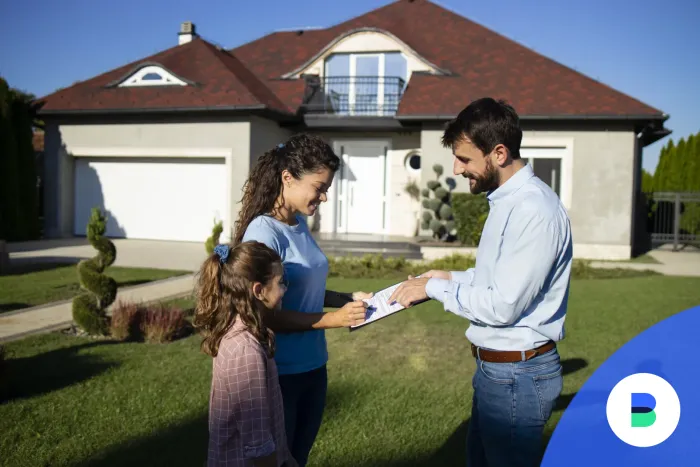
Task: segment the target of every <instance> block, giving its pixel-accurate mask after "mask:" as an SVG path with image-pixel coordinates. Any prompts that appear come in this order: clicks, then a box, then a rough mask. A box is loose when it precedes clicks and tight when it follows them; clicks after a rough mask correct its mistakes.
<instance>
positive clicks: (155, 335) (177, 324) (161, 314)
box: [141, 303, 187, 343]
mask: <svg viewBox="0 0 700 467" xmlns="http://www.w3.org/2000/svg"><path fill="white" fill-rule="evenodd" d="M141 322H142V326H141V329H142V330H143V334H144V337H145V338H146V341H147V342H151V343H163V342H168V341H172V340H174V339H176V338H178V337H180V336H181V335H183V334H184V332H185V331H186V329H187V320H186V319H185V313H184V312H183V311H182V310H181V309H179V308H175V307H168V306H166V305H164V304H162V303H157V304H153V305H149V306H146V307H144V308H143V316H142V320H141Z"/></svg>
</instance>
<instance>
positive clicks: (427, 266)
mask: <svg viewBox="0 0 700 467" xmlns="http://www.w3.org/2000/svg"><path fill="white" fill-rule="evenodd" d="M328 261H329V263H330V265H329V266H330V272H329V276H330V277H342V278H345V279H388V280H397V281H399V280H403V279H406V278H407V277H408V276H409V275H412V276H416V275H418V274H421V273H424V272H426V271H429V270H431V269H437V270H441V271H466V270H467V269H469V268H473V267H474V266H475V265H476V259H475V258H474V257H473V256H471V255H463V254H459V253H455V254H452V255H450V256H445V257H442V258H439V259H435V260H432V261H408V260H406V259H404V258H403V257H399V258H383V257H382V256H381V255H380V254H371V255H369V254H368V255H365V256H362V257H353V256H345V257H331V258H329V259H328ZM656 274H658V273H656V272H654V271H651V270H636V269H627V268H610V269H608V268H594V267H593V266H591V261H589V260H584V259H575V260H574V261H573V264H572V266H571V278H572V279H613V278H621V277H641V276H648V275H656Z"/></svg>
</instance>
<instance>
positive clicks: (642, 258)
mask: <svg viewBox="0 0 700 467" xmlns="http://www.w3.org/2000/svg"><path fill="white" fill-rule="evenodd" d="M592 261H598V262H601V263H637V264H661V261H659V260H657V259H656V258H654V257H653V256H651V255H649V254H643V255H639V256H635V257H634V258H630V259H620V260H612V259H599V260H592Z"/></svg>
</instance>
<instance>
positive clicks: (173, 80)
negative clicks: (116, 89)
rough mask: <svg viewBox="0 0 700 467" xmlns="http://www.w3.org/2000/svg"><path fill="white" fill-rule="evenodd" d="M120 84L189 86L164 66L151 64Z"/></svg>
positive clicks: (128, 85) (123, 85) (124, 85)
mask: <svg viewBox="0 0 700 467" xmlns="http://www.w3.org/2000/svg"><path fill="white" fill-rule="evenodd" d="M119 86H120V87H131V86H187V83H186V82H184V81H183V80H181V79H180V78H178V77H176V76H175V75H173V74H172V73H170V72H169V71H168V70H166V69H164V68H162V67H159V66H156V65H150V66H145V67H143V68H140V69H139V70H138V71H136V72H135V73H134V74H132V75H131V76H129V77H128V78H126V79H125V80H123V81H122V82H121V83H119Z"/></svg>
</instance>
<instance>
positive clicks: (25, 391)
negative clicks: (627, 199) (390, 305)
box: [0, 276, 700, 467]
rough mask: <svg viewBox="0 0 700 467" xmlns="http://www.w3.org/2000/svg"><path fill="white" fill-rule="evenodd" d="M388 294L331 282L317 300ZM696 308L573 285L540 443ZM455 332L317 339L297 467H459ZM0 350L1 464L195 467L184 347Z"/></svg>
mask: <svg viewBox="0 0 700 467" xmlns="http://www.w3.org/2000/svg"><path fill="white" fill-rule="evenodd" d="M390 283H391V281H380V280H371V279H353V280H348V279H331V280H330V281H329V288H334V289H337V290H344V291H351V290H377V289H379V288H381V287H384V286H386V285H389V284H390ZM699 302H700V279H698V278H679V277H665V276H647V277H635V278H624V279H614V280H575V281H573V282H572V290H571V296H570V302H569V304H570V306H569V313H568V316H567V336H566V339H565V340H564V341H563V342H562V343H561V344H560V347H559V349H560V353H561V355H562V360H563V365H564V369H565V377H564V390H563V394H562V396H561V398H560V401H559V404H558V406H557V409H556V411H555V413H554V415H553V417H552V419H551V420H550V423H549V424H548V427H547V431H548V432H551V430H552V429H553V428H554V426H555V424H556V422H557V421H558V420H559V418H560V416H561V413H562V411H563V410H564V408H565V407H566V405H567V404H568V403H569V402H570V401H571V399H572V397H573V395H574V394H575V393H576V391H577V390H578V389H579V388H580V387H581V385H582V384H583V383H584V381H585V380H586V379H587V378H588V377H589V376H590V375H591V374H592V373H593V372H594V371H595V369H596V368H597V367H598V366H599V365H600V364H601V363H602V362H603V361H604V360H605V359H606V358H607V357H608V356H609V355H610V354H612V353H613V352H614V351H615V350H617V349H618V348H619V347H620V346H622V345H623V344H624V343H625V342H627V341H628V340H630V339H631V338H632V337H634V336H635V335H637V334H638V333H640V332H641V331H642V330H644V329H646V328H648V327H650V326H652V325H653V324H655V323H657V322H659V321H661V320H662V319H664V318H666V317H668V316H670V315H672V314H674V313H676V312H679V311H681V310H684V309H687V308H690V307H691V306H695V305H697V303H699ZM179 303H180V304H181V305H187V302H183V301H179ZM466 327H467V323H466V322H465V321H464V320H463V319H461V318H458V317H456V316H454V315H452V314H450V313H446V312H444V311H443V310H442V309H441V307H440V306H439V304H437V303H430V302H429V303H426V304H424V305H420V306H419V307H417V308H416V309H414V310H408V311H405V312H402V313H399V314H397V315H394V316H392V317H389V318H387V319H385V320H382V321H380V322H377V323H375V324H372V325H370V326H367V327H365V328H362V329H360V330H358V331H355V332H352V333H351V332H348V331H346V330H333V331H328V332H327V334H326V335H327V338H328V345H329V352H330V362H329V365H328V371H329V381H330V385H329V393H328V401H327V409H326V412H325V418H324V423H323V426H322V428H321V431H320V433H319V436H318V439H317V442H316V444H315V447H314V449H313V451H312V453H311V459H310V465H319V466H334V467H346V466H348V467H349V466H353V467H365V466H375V465H376V466H388V467H400V466H409V465H411V466H434V465H439V466H447V467H449V466H462V465H464V461H463V459H464V454H463V453H464V449H465V435H466V426H467V423H468V418H469V410H470V401H471V385H470V379H471V376H472V375H473V373H474V360H473V359H472V358H471V356H470V354H469V352H468V342H467V341H466V339H465V338H464V331H465V329H466ZM6 350H7V352H8V357H7V358H9V361H8V362H7V371H8V373H9V377H10V382H11V387H10V388H9V391H8V394H9V396H8V398H9V400H8V401H7V402H5V403H4V404H2V405H0V432H1V433H3V436H2V437H0V458H1V459H3V461H4V462H5V464H6V465H32V466H35V465H52V466H59V465H60V466H63V465H70V466H88V465H90V466H121V465H148V466H156V465H163V466H190V465H203V462H204V461H205V457H206V443H207V404H208V396H209V388H210V378H211V361H210V359H209V358H208V357H206V356H205V355H203V354H202V353H201V352H199V339H198V337H197V336H192V337H189V338H186V339H182V340H179V341H176V342H174V343H170V344H165V345H157V344H138V343H112V342H110V341H92V340H89V339H84V338H76V337H70V336H66V335H61V334H48V335H41V336H34V337H30V338H27V339H24V340H22V341H17V342H12V343H10V344H8V345H7V348H6Z"/></svg>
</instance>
